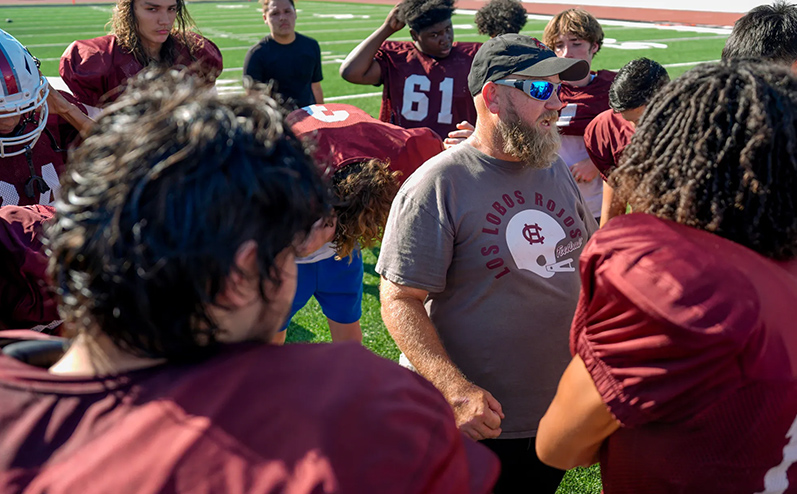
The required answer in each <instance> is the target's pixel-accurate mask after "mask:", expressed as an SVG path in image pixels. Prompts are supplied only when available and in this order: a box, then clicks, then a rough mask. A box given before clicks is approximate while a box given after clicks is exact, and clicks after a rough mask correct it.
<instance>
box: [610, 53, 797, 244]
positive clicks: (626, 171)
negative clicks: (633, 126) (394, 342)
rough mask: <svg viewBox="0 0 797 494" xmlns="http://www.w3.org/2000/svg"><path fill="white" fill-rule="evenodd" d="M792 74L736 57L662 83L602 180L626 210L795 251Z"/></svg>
mask: <svg viewBox="0 0 797 494" xmlns="http://www.w3.org/2000/svg"><path fill="white" fill-rule="evenodd" d="M795 119H797V80H795V79H794V78H793V76H792V75H791V73H790V72H789V71H788V70H787V69H785V68H784V67H781V66H777V65H773V64H768V63H756V62H752V61H744V60H731V61H727V62H721V63H718V64H704V65H700V66H698V67H696V68H694V69H692V70H690V71H689V72H687V73H685V74H684V75H682V76H681V77H679V78H678V79H676V80H674V81H672V82H671V83H670V84H668V85H666V86H665V87H664V88H662V89H661V91H660V92H659V93H658V94H657V95H656V96H655V97H654V98H653V100H652V101H651V102H650V104H649V105H648V107H647V110H646V112H645V118H644V119H643V120H642V123H641V125H640V126H639V127H638V128H637V131H636V133H635V135H634V137H633V139H632V141H631V144H630V145H629V146H628V147H627V148H626V149H625V151H624V153H623V158H622V160H621V163H620V166H619V167H618V168H617V170H616V171H615V172H614V173H613V174H612V176H611V177H610V182H612V184H613V186H615V188H616V191H617V195H618V196H619V197H621V198H622V199H624V200H627V201H628V202H629V204H630V205H631V208H632V209H633V210H634V211H635V212H645V213H650V214H653V215H656V216H659V217H661V218H665V219H669V220H673V221H676V222H678V223H682V224H685V225H689V226H692V227H696V228H699V229H703V230H706V231H709V232H712V233H715V234H717V235H720V236H722V237H724V238H727V239H730V240H732V241H734V242H737V243H739V244H742V245H744V246H746V247H749V248H751V249H753V250H755V251H756V252H758V253H760V254H762V255H764V256H767V257H770V258H773V259H792V258H795V257H797V200H795V197H796V196H795V191H797V154H795V152H794V149H796V148H797V129H795V126H794V122H795Z"/></svg>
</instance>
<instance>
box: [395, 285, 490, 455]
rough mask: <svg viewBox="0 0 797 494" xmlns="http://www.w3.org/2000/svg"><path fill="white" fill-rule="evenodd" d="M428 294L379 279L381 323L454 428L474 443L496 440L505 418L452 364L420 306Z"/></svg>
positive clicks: (485, 391)
mask: <svg viewBox="0 0 797 494" xmlns="http://www.w3.org/2000/svg"><path fill="white" fill-rule="evenodd" d="M428 293H429V292H427V291H425V290H421V289H418V288H411V287H408V286H404V285H399V284H396V283H393V282H391V281H389V280H387V279H385V278H382V282H381V287H380V294H381V302H382V320H383V321H384V322H385V326H386V327H387V330H388V331H389V332H390V336H392V337H393V339H394V340H395V341H396V344H397V345H398V347H399V348H400V349H401V351H402V352H404V354H405V355H406V356H407V358H408V359H409V360H410V362H412V365H414V366H415V368H416V369H417V370H418V372H419V373H420V374H421V375H423V376H424V377H425V378H426V379H428V380H429V381H430V382H431V383H432V384H434V385H435V387H436V388H437V389H439V390H440V392H441V393H443V396H445V398H446V400H448V403H449V404H450V405H451V407H452V408H453V409H454V416H455V418H456V422H457V427H459V429H460V430H461V431H462V432H463V433H465V434H466V435H467V436H469V437H470V438H471V439H474V440H481V439H491V438H496V437H498V435H499V434H501V419H502V418H504V413H503V411H502V409H501V404H500V403H499V402H498V400H496V399H495V398H494V397H493V395H491V394H490V393H489V392H488V391H487V390H485V389H482V388H480V387H478V386H476V385H475V384H473V383H471V382H470V381H468V380H467V379H466V378H465V376H464V375H462V372H460V370H459V369H458V368H457V367H456V366H455V365H454V363H453V362H451V358H450V357H449V356H448V353H447V352H446V350H445V348H443V344H442V343H441V342H440V337H439V336H438V334H437V330H436V329H435V327H434V325H433V324H432V321H431V320H430V319H429V316H428V315H427V313H426V309H425V308H424V306H423V301H424V300H425V299H426V296H427V295H428Z"/></svg>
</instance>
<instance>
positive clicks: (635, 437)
mask: <svg viewBox="0 0 797 494" xmlns="http://www.w3.org/2000/svg"><path fill="white" fill-rule="evenodd" d="M795 119H797V81H795V79H794V78H793V77H792V75H791V73H790V72H789V70H788V69H787V68H785V67H780V66H776V65H772V64H762V63H757V62H752V61H738V60H737V61H730V62H723V63H719V64H706V65H701V66H699V67H696V68H695V69H693V70H691V71H689V72H687V73H686V74H684V75H682V76H681V77H679V78H678V79H676V80H675V81H673V82H672V83H670V84H669V85H667V86H665V87H664V88H663V89H662V90H661V92H659V93H658V95H657V96H656V97H655V98H654V99H653V101H652V102H651V103H650V104H649V105H648V108H647V110H646V112H645V116H644V118H643V120H642V122H641V125H640V126H639V127H638V129H637V132H636V134H635V135H634V137H633V139H632V141H631V144H630V145H629V146H628V147H627V148H626V150H625V153H624V154H623V159H622V161H621V163H620V166H619V167H618V168H617V170H615V172H614V173H612V175H611V177H610V181H611V182H613V184H614V185H615V187H616V190H617V194H618V195H620V196H621V197H623V198H625V199H626V200H627V201H628V202H629V203H630V204H631V207H632V209H633V210H634V211H635V213H641V214H630V215H625V216H621V217H618V218H615V219H614V220H612V222H611V223H609V224H608V225H607V226H606V227H605V228H603V229H601V230H599V231H598V233H597V234H596V235H595V236H594V237H593V238H592V239H591V240H590V242H589V244H588V245H587V247H586V248H585V249H584V253H583V254H582V255H581V278H582V291H581V297H580V300H579V306H578V309H577V311H576V317H575V318H574V321H573V326H572V329H571V336H570V342H571V351H572V352H573V354H574V358H573V360H572V362H571V363H570V365H569V367H568V369H567V370H566V371H565V373H564V375H563V377H562V379H561V382H560V383H559V389H558V391H557V394H556V397H555V398H554V400H553V403H552V404H551V406H550V408H549V410H548V412H547V413H546V415H545V417H543V419H542V421H541V422H540V428H539V435H538V437H537V450H538V452H539V454H540V458H541V459H542V460H543V461H544V462H546V463H548V464H550V465H554V466H557V467H559V468H570V467H573V466H575V465H589V464H592V463H595V462H596V461H598V460H600V464H601V476H602V478H603V487H604V490H605V492H606V494H624V493H638V492H645V493H651V494H657V493H675V492H722V493H729V494H734V493H751V492H757V493H763V492H780V493H795V492H797V469H795V468H793V464H794V462H795V457H794V455H793V454H792V453H791V451H793V449H794V447H795V443H797V435H796V434H795V433H794V431H795V430H797V332H795V330H794V316H793V313H794V306H795V304H797V195H795V191H797V155H796V154H795V152H794V150H795V148H797V129H796V128H795V126H794V122H795ZM651 452H654V453H653V454H651ZM662 458H666V461H662Z"/></svg>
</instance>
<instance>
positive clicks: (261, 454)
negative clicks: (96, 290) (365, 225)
mask: <svg viewBox="0 0 797 494" xmlns="http://www.w3.org/2000/svg"><path fill="white" fill-rule="evenodd" d="M1 336H2V334H1V333H0V337H1ZM0 403H2V407H0V451H2V452H3V454H2V455H0V491H2V492H22V491H24V492H26V493H31V494H34V493H45V492H48V493H81V494H95V493H114V494H128V493H129V494H133V493H135V494H150V493H151V494H156V493H157V494H164V493H208V494H209V493H231V494H243V493H275V494H276V493H307V494H310V493H379V494H391V493H396V494H398V493H418V494H420V493H451V494H454V493H487V492H490V491H491V488H492V486H493V483H494V482H495V479H496V477H497V476H498V468H499V466H498V460H497V459H496V458H495V456H494V455H493V454H492V453H491V452H490V451H489V450H487V448H485V447H484V446H482V445H480V444H477V443H476V442H474V441H471V440H469V439H467V438H465V437H464V436H463V435H462V434H461V433H460V432H459V431H458V430H457V427H456V424H455V422H454V415H453V412H452V411H451V407H450V406H449V405H448V403H447V402H446V400H445V398H443V396H442V395H441V394H440V392H439V391H437V390H436V389H435V388H434V387H433V386H432V385H431V384H430V383H429V382H428V381H426V380H425V379H424V378H423V377H421V376H419V375H416V374H414V373H411V372H409V371H407V370H405V369H402V368H400V367H399V366H398V365H396V364H394V363H393V362H390V361H387V360H385V359H382V358H380V357H378V356H376V355H374V354H372V353H371V352H370V351H369V350H367V349H365V348H364V347H362V346H361V345H359V344H353V343H338V344H335V345H288V346H284V347H277V346H272V345H264V344H254V345H253V344H236V345H228V346H225V349H224V350H223V351H222V353H221V354H220V355H217V356H216V357H213V358H211V359H209V360H207V361H203V362H201V363H198V364H194V365H168V364H166V365H161V366H157V367H152V368H148V369H143V370H138V371H133V372H130V373H127V374H123V375H118V376H109V377H100V378H81V377H67V376H57V375H53V374H50V373H49V372H48V371H47V370H46V369H40V368H36V367H32V366H29V365H26V364H23V363H21V362H18V361H15V360H12V359H11V358H9V357H5V356H2V355H0Z"/></svg>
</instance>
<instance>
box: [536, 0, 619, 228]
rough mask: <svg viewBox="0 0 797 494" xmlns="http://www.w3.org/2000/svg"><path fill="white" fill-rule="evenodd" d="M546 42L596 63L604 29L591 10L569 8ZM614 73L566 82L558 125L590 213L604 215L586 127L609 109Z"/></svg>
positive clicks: (552, 25) (560, 53) (592, 74)
mask: <svg viewBox="0 0 797 494" xmlns="http://www.w3.org/2000/svg"><path fill="white" fill-rule="evenodd" d="M542 41H543V43H545V44H546V45H548V46H549V47H551V49H552V50H553V51H554V52H555V53H556V55H557V56H559V57H563V58H578V59H581V60H585V61H586V62H587V63H589V64H592V58H593V57H594V56H595V55H596V54H597V53H598V52H599V51H600V49H601V45H603V29H602V28H601V25H600V23H599V22H598V20H597V19H595V17H593V16H592V15H591V14H590V13H589V12H587V11H585V10H583V9H568V10H565V11H563V12H560V13H558V14H556V15H555V16H554V17H553V19H551V20H550V22H548V25H547V26H545V31H544V33H543V40H542ZM614 75H615V74H614V72H611V71H608V70H600V71H598V72H590V73H589V74H588V75H587V77H585V78H584V79H582V80H580V81H571V82H567V83H564V84H562V87H561V91H560V93H559V99H560V100H562V103H564V105H565V106H564V107H563V108H562V110H561V111H560V112H559V121H558V122H557V126H558V127H559V131H560V132H561V134H562V148H561V150H560V151H559V155H560V156H561V157H562V159H563V160H564V162H565V163H566V164H567V166H568V167H569V168H570V172H571V173H572V174H573V178H575V179H576V182H577V183H578V189H579V190H580V191H581V195H582V196H583V197H584V201H585V202H586V204H587V207H589V210H590V212H592V214H593V216H595V218H596V219H599V218H600V214H601V203H602V191H603V181H602V180H601V179H600V176H599V174H598V169H597V168H596V167H595V165H594V164H593V163H592V161H591V160H590V158H589V155H588V154H587V150H586V148H585V146H584V129H586V128H587V124H589V123H590V122H591V121H592V119H593V118H595V117H596V116H597V115H598V114H599V113H601V112H602V111H605V110H608V109H609V85H610V84H611V83H612V80H614Z"/></svg>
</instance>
